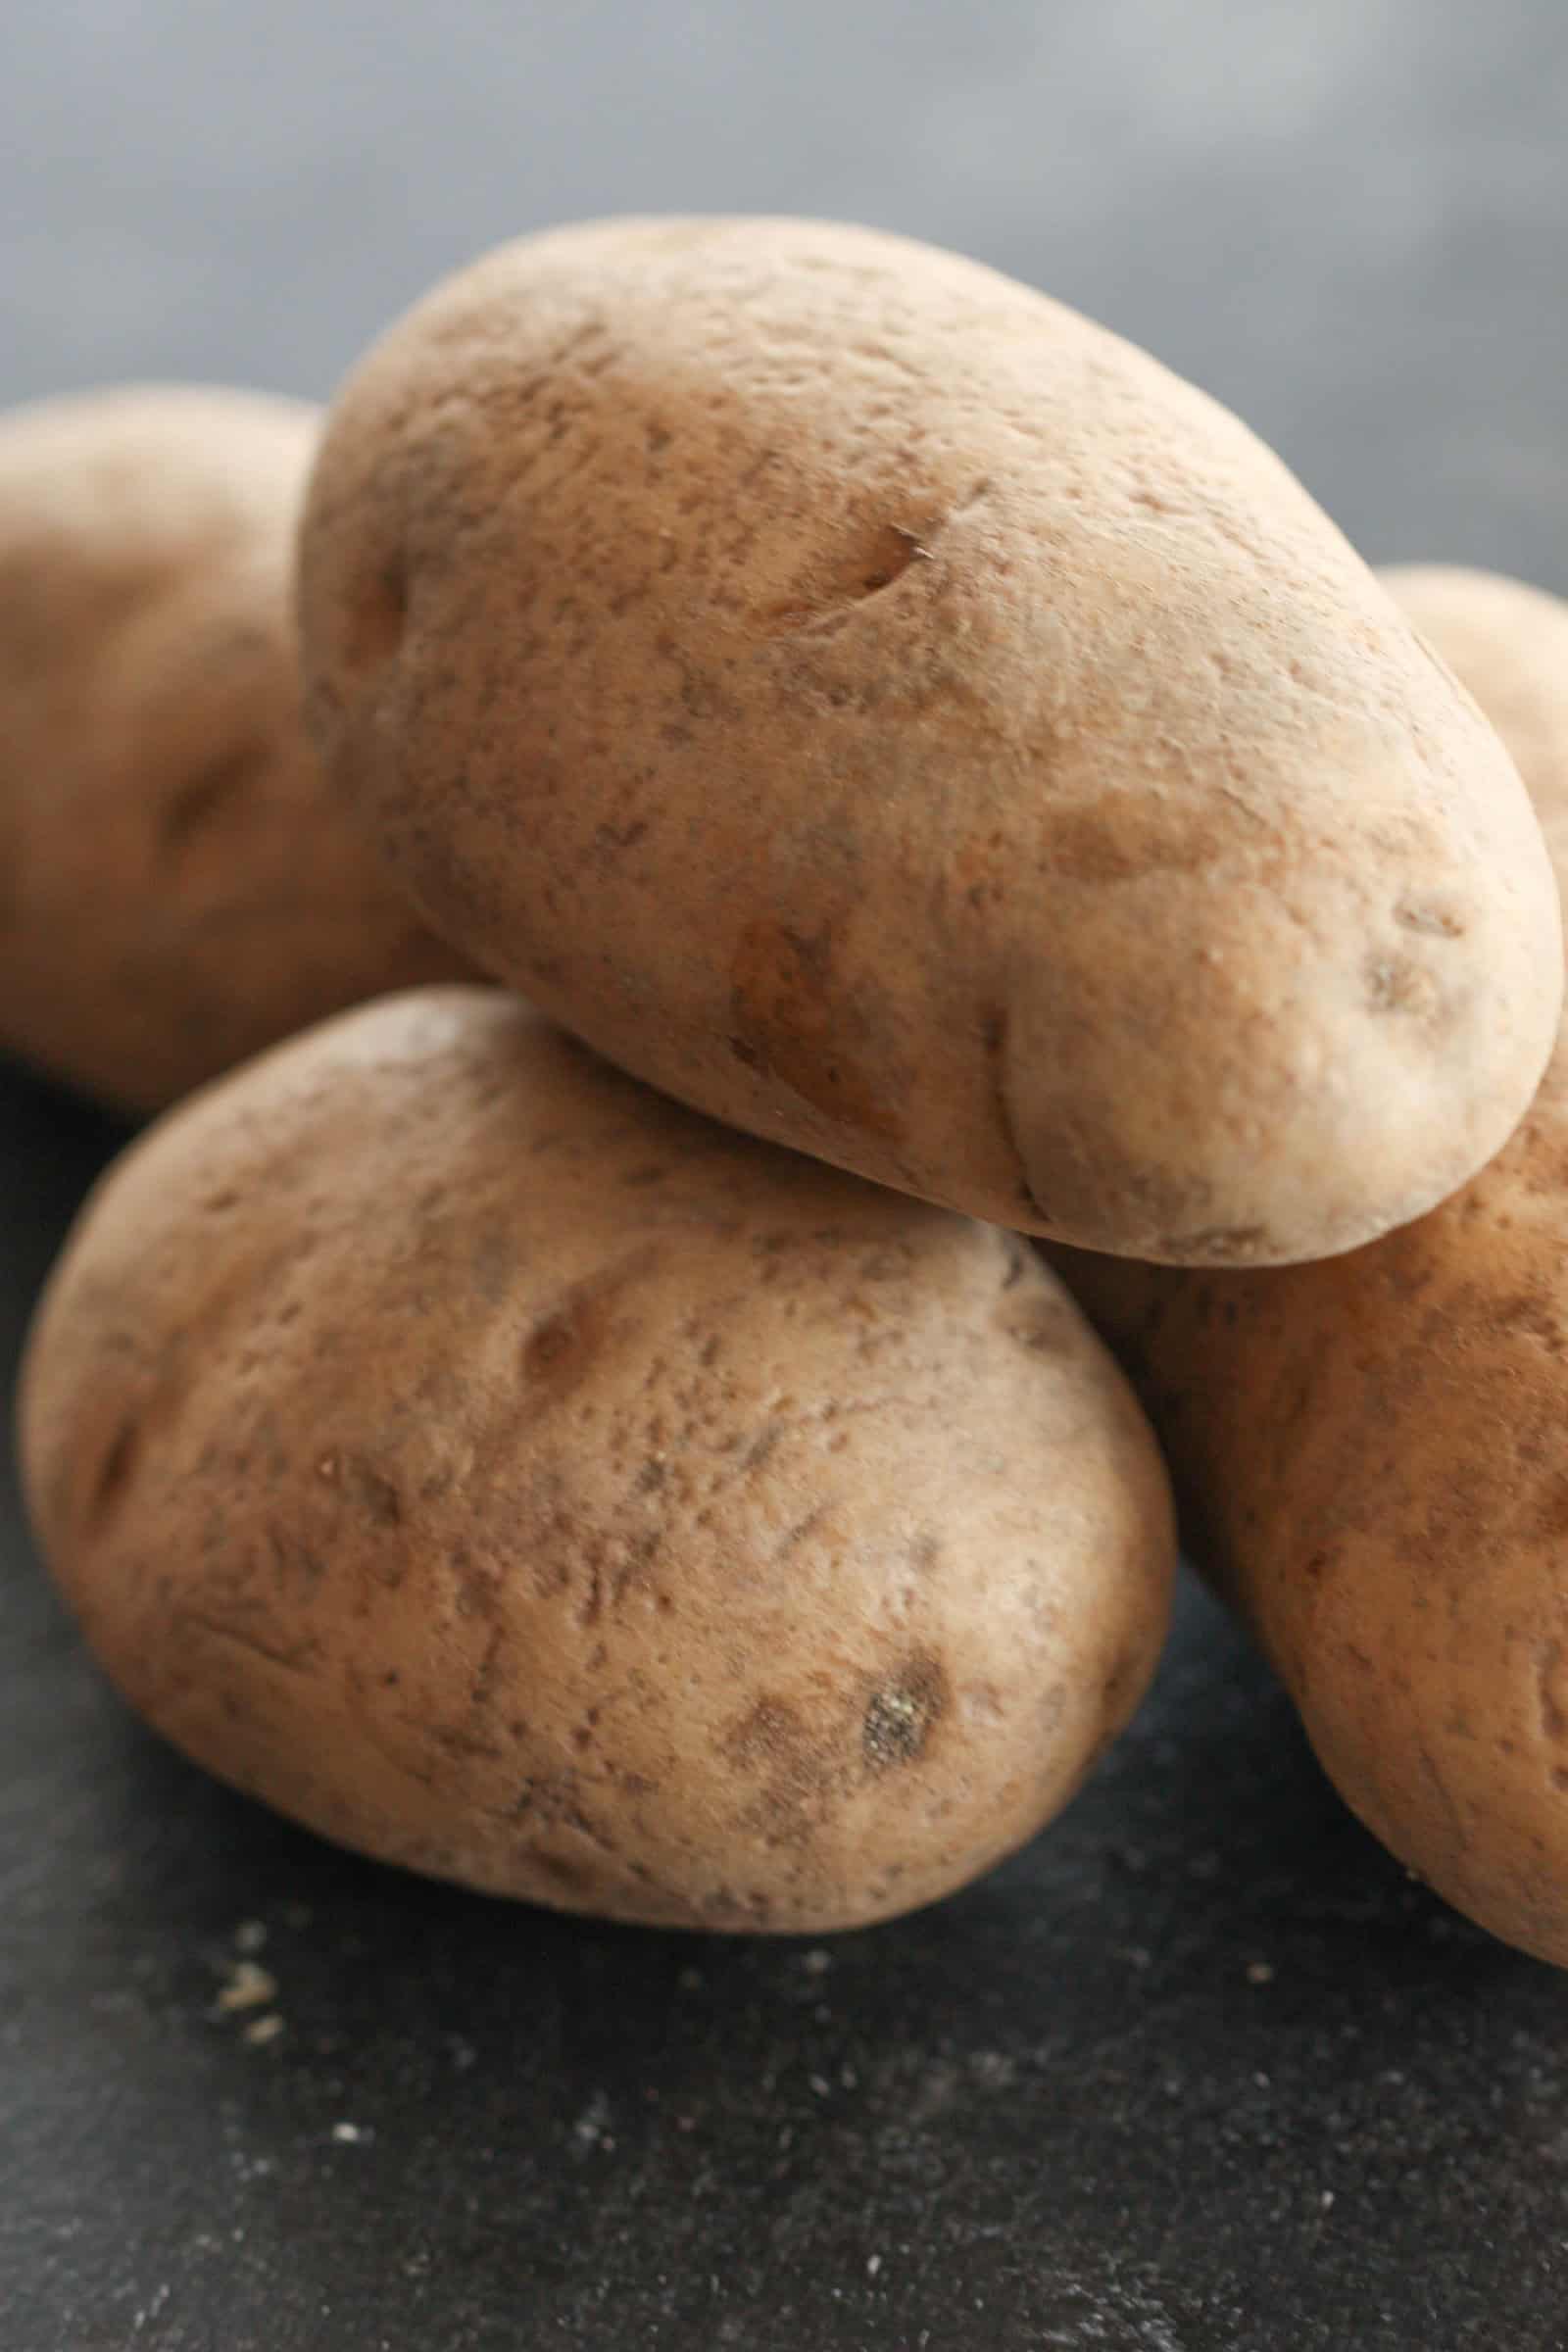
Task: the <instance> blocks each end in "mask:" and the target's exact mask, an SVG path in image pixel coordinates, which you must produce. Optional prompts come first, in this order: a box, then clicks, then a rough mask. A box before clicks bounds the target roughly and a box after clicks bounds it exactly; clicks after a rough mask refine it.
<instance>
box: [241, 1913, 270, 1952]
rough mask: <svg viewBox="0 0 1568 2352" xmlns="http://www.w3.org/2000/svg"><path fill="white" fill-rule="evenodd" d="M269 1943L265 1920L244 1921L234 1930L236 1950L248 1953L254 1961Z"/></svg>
mask: <svg viewBox="0 0 1568 2352" xmlns="http://www.w3.org/2000/svg"><path fill="white" fill-rule="evenodd" d="M266 1941H267V1922H266V1920H265V1919H242V1920H241V1921H240V1923H239V1926H238V1927H237V1928H236V1929H235V1930H234V1949H235V1951H236V1952H246V1953H248V1954H249V1955H250V1956H251V1957H252V1958H253V1959H254V1958H255V1956H256V1954H257V1953H258V1952H259V1951H260V1950H261V1949H262V1947H263V1946H264V1944H265V1943H266Z"/></svg>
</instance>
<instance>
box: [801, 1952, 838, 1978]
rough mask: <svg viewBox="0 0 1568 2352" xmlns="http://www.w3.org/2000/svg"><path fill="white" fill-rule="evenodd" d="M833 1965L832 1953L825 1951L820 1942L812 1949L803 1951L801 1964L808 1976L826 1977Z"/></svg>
mask: <svg viewBox="0 0 1568 2352" xmlns="http://www.w3.org/2000/svg"><path fill="white" fill-rule="evenodd" d="M832 1965H833V1955H832V1953H831V1952H825V1951H824V1950H823V1949H822V1947H821V1945H820V1944H816V1945H814V1946H813V1947H812V1949H811V1950H810V1951H809V1952H803V1953H802V1955H801V1966H802V1968H804V1969H805V1971H806V1973H807V1975H808V1976H809V1977H825V1976H826V1975H827V1972H828V1970H829V1969H830V1968H831V1967H832Z"/></svg>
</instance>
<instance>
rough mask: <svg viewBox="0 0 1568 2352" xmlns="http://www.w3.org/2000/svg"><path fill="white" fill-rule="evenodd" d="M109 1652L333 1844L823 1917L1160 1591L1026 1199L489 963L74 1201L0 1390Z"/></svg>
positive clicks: (1080, 1745) (1122, 1466) (218, 1103)
mask: <svg viewBox="0 0 1568 2352" xmlns="http://www.w3.org/2000/svg"><path fill="white" fill-rule="evenodd" d="M22 1424H23V1446H24V1452H25V1475H26V1482H27V1491H28V1495H29V1497H30V1504H31V1509H32V1512H33V1516H34V1522H35V1525H36V1527H37V1529H38V1532H39V1535H40V1537H41V1539H42V1542H43V1545H44V1548H45V1551H46V1553H47V1555H48V1557H49V1559H50V1560H51V1562H52V1564H53V1566H54V1568H55V1570H56V1572H57V1574H58V1575H59V1577H60V1579H61V1581H62V1583H63V1585H64V1587H65V1590H66V1592H67V1593H68V1594H69V1596H70V1598H71V1600H72V1602H73V1605H74V1607H75V1609H76V1610H77V1612H78V1614H79V1616H80V1619H81V1622H82V1624H83V1626H84V1628H85V1630H86V1633H87V1636H88V1639H89V1641H90V1642H92V1644H93V1646H94V1647H95V1649H96V1650H97V1652H98V1654H99V1656H100V1657H101V1658H102V1660H103V1662H104V1663H105V1665H106V1666H107V1667H108V1669H109V1671H110V1673H111V1674H112V1675H113V1676H114V1677H115V1679H116V1680H117V1681H118V1682H119V1684H120V1685H121V1687H122V1689H123V1691H124V1692H125V1694H126V1695H127V1696H128V1697H129V1699H130V1700H131V1701H132V1703H133V1704H134V1705H136V1706H137V1707H139V1708H140V1709H141V1711H142V1712H143V1713H144V1714H145V1715H146V1716H147V1717H148V1719H149V1720H150V1721H151V1722H152V1723H154V1724H155V1725H157V1726H158V1728H159V1729H160V1730H161V1731H163V1732H164V1733H165V1734H167V1736H168V1737H169V1738H170V1739H172V1740H174V1741H176V1742H177V1743H178V1744H179V1745H180V1746H181V1747H183V1748H184V1749H186V1750H187V1751H188V1752H189V1753H190V1754H191V1755H192V1756H194V1757H196V1758H197V1759H198V1760H199V1761H201V1762H202V1763H204V1764H206V1765H208V1766H209V1767H210V1768H211V1769H212V1770H213V1771H215V1772H217V1773H220V1774H221V1775H222V1776H223V1777H224V1778H225V1779H227V1780H229V1781H232V1782H233V1783H235V1784H236V1785H237V1786H238V1787H240V1788H242V1789H249V1790H251V1791H252V1792H254V1793H255V1794H257V1795H259V1796H262V1797H265V1798H267V1799H269V1800H270V1802H272V1803H273V1804H275V1805H277V1806H279V1807H280V1808H281V1809H282V1810H283V1811H285V1812H287V1813H290V1814H293V1815H294V1816H296V1817H297V1818H298V1819H299V1820H301V1821H304V1822H307V1823H309V1824H311V1825H312V1826H313V1827H314V1828H316V1829H318V1830H320V1831H323V1832H324V1833H326V1834H327V1835H328V1836H329V1837H333V1838H339V1839H341V1840H342V1841H343V1842H344V1843H345V1844H348V1845H353V1846H357V1847H361V1848H363V1849H364V1850H365V1851H367V1852H369V1853H372V1854H377V1855H381V1856H383V1857H385V1858H386V1859H389V1860H391V1861H396V1862H401V1863H405V1864H410V1865H412V1866H414V1867H415V1868H417V1869H420V1870H425V1871H431V1872H434V1873H437V1874H438V1875H441V1876H443V1877H448V1878H452V1879H457V1880H461V1881H463V1882H465V1883H466V1884H467V1885H470V1886H474V1887H487V1888H492V1889H494V1890H496V1891H498V1892H502V1893H507V1894H515V1895H523V1896H527V1897H529V1898H531V1899H533V1900H535V1901H538V1902H544V1903H551V1904H556V1905H559V1906H561V1907H563V1908H564V1909H567V1910H583V1911H592V1912H598V1913H603V1914H605V1915H608V1916H611V1917H613V1918H619V1919H629V1920H644V1921H649V1922H657V1923H666V1924H671V1925H678V1926H686V1927H701V1928H714V1929H772V1930H795V1929H830V1928H841V1927H849V1926H853V1925H857V1924H858V1923H861V1922H864V1921H869V1920H874V1919H879V1918H883V1917H886V1916H888V1915H890V1914H892V1913H896V1912H900V1911H904V1910H907V1909H909V1908H911V1907H912V1906H914V1905H915V1904H918V1903H923V1902H928V1901H930V1900H931V1899H932V1898H933V1897H935V1896H938V1895H941V1894H943V1893H946V1892H947V1891H949V1890H950V1889H951V1888H953V1887H957V1886H958V1885H960V1884H961V1883H962V1882H964V1881H965V1880H967V1879H969V1878H971V1877H973V1876H974V1875H975V1874H976V1873H977V1872H979V1871H982V1870H984V1869H985V1868H986V1867H987V1866H988V1865H990V1864H991V1863H993V1862H995V1861H996V1860H998V1859H999V1858H1000V1857H1001V1856H1002V1855H1004V1854H1005V1853H1007V1852H1008V1851H1009V1850H1010V1849H1011V1848H1013V1847H1014V1846H1016V1845H1018V1844H1019V1843H1020V1842H1021V1841H1022V1840H1023V1839H1025V1838H1029V1837H1031V1836H1032V1835H1033V1834H1034V1832H1035V1831H1036V1830H1038V1829H1039V1828H1040V1827H1041V1825H1042V1824H1043V1823H1044V1822H1045V1821H1047V1820H1048V1819H1049V1818H1050V1817H1051V1816H1052V1815H1053V1814H1054V1812H1056V1811H1057V1809H1058V1808H1059V1807H1060V1806H1061V1805H1062V1804H1063V1803H1064V1802H1065V1801H1066V1799H1067V1797H1068V1796H1069V1795H1070V1793H1071V1792H1072V1790H1073V1789H1075V1787H1076V1786H1077V1784H1078V1782H1079V1780H1080V1779H1081V1778H1082V1776H1083V1774H1084V1772H1085V1771H1086V1770H1087V1768H1088V1766H1089V1764H1090V1763H1091V1762H1092V1760H1093V1758H1094V1757H1095V1755H1096V1754H1097V1753H1098V1751H1099V1750H1100V1748H1101V1747H1102V1746H1103V1744H1104V1742H1105V1741H1106V1740H1108V1739H1109V1738H1110V1737H1111V1735H1112V1734H1113V1733H1114V1732H1115V1731H1116V1730H1117V1729H1119V1727H1120V1726H1121V1724H1122V1723H1123V1722H1124V1721H1125V1719H1126V1717H1127V1716H1128V1714H1129V1713H1130V1712H1131V1710H1132V1708H1133V1706H1134V1704H1135V1703H1136V1701H1137V1699H1138V1697H1139V1695H1140V1693H1141V1692H1142V1691H1143V1689H1144V1686H1145V1684H1146V1682H1147V1681H1148V1678H1149V1675H1150V1673H1151V1672H1152V1667H1153V1663H1154V1659H1155V1656H1156V1653H1157V1650H1158V1646H1159V1642H1160V1639H1161V1636H1162V1634H1163V1631H1164V1625H1165V1617H1166V1608H1167V1599H1168V1586H1169V1579H1170V1574H1171V1566H1172V1559H1173V1533H1172V1526H1171V1517H1170V1506H1169V1498H1168V1494H1167V1490H1166V1485H1165V1478H1164V1471H1163V1468H1162V1466H1161V1464H1160V1462H1159V1459H1158V1456H1157V1454H1156V1452H1155V1449H1154V1446H1153V1443H1152V1438H1151V1437H1150V1434H1149V1431H1148V1428H1147V1425H1146V1424H1145V1422H1144V1420H1143V1417H1142V1415H1141V1414H1140V1413H1139V1411H1138V1409H1137V1407H1136V1405H1135V1404H1134V1403H1133V1400H1132V1397H1131V1395H1130V1393H1129V1391H1128V1390H1127V1388H1126V1385H1125V1383H1124V1382H1123V1380H1122V1378H1121V1375H1120V1374H1119V1373H1118V1372H1117V1371H1116V1370H1115V1368H1114V1366H1113V1365H1112V1364H1111V1362H1110V1359H1109V1357H1108V1355H1107V1354H1106V1353H1105V1351H1104V1350H1103V1348H1102V1347H1101V1345H1100V1343H1099V1342H1098V1341H1097V1340H1096V1339H1095V1338H1094V1336H1093V1334H1092V1333H1091V1332H1090V1331H1089V1329H1088V1326H1087V1325H1086V1324H1085V1323H1084V1321H1083V1319H1082V1317H1081V1316H1080V1315H1079V1313H1078V1311H1077V1309H1076V1308H1075V1307H1074V1306H1073V1305H1072V1304H1071V1302H1070V1301H1069V1300H1068V1299H1067V1298H1066V1296H1065V1294H1064V1293H1063V1292H1062V1291H1061V1289H1060V1287H1059V1286H1058V1285H1057V1284H1056V1283H1055V1281H1054V1278H1053V1277H1051V1276H1050V1275H1049V1274H1048V1273H1047V1271H1046V1269H1045V1268H1044V1266H1043V1265H1042V1264H1041V1263H1040V1261H1039V1260H1038V1258H1037V1257H1036V1256H1035V1255H1034V1253H1033V1252H1032V1251H1031V1250H1029V1249H1028V1247H1027V1245H1026V1244H1024V1243H1023V1242H1021V1241H1020V1240H1019V1239H1017V1237H1015V1236H1011V1235H1007V1234H1004V1233H1002V1232H999V1231H997V1230H995V1229H993V1228H989V1227H985V1226H979V1225H973V1224H970V1223H968V1222H966V1221H965V1220H963V1219H960V1218H958V1217H956V1216H953V1215H952V1214H950V1213H948V1212H947V1211H944V1210H939V1209H933V1208H928V1207H925V1206H923V1205H920V1204H917V1203H914V1202H911V1201H907V1200H904V1199H901V1198H900V1197H899V1196H897V1195H895V1194H891V1193H883V1192H879V1191H877V1190H874V1189H873V1188H871V1187H870V1186H867V1185H863V1184H860V1183H858V1182H857V1181H856V1180H855V1179H853V1178H851V1177H847V1176H844V1175H842V1174H840V1173H839V1172H837V1171H835V1170H832V1169H828V1168H824V1167H821V1166H818V1165H817V1164H815V1163H814V1162H811V1161H808V1160H804V1159H798V1158H795V1157H794V1156H792V1155H789V1154H786V1153H783V1152H775V1151H772V1150H770V1149H768V1148H767V1147H765V1146H762V1145H760V1144H757V1143H755V1142H753V1141H751V1140H750V1139H747V1138H744V1137H740V1136H736V1135H733V1134H731V1133H729V1132H728V1131H726V1130H724V1129H721V1128H718V1127H715V1126H712V1125H711V1124H710V1123H709V1122H707V1121H706V1120H701V1119H698V1118H696V1117H694V1116H693V1115H692V1114H691V1113H690V1112H688V1111H685V1110H683V1109H681V1108H680V1107H679V1106H677V1105H676V1104H673V1103H667V1102H664V1101H662V1099H661V1098H659V1097H657V1096H655V1095H652V1094H650V1093H649V1092H648V1091H647V1090H645V1089H644V1088H642V1087H640V1086H638V1085H637V1084H636V1083H635V1082H634V1081H631V1080H629V1079H625V1078H622V1077H620V1076H619V1075H618V1074H617V1073H615V1072H613V1071H612V1070H610V1069H609V1068H607V1067H606V1066H605V1065H603V1064H601V1063H598V1062H597V1061H595V1060H594V1058H593V1057H592V1056H591V1055H590V1054H588V1053H587V1052H586V1050H585V1049H584V1048H582V1047H580V1046H579V1045H577V1044H576V1043H575V1042H573V1041H572V1040H570V1039H568V1038H566V1037H564V1035H563V1034H562V1033H560V1032H559V1031H556V1030H553V1029H552V1028H550V1027H549V1026H547V1025H546V1024H545V1023H544V1022H543V1021H542V1020H540V1019H539V1018H538V1017H537V1016H536V1015H533V1014H530V1013H529V1012H527V1011H525V1010H524V1009H523V1008H522V1007H521V1006H520V1005H518V1004H517V1003H516V1001H515V1000H514V999H512V998H510V997H506V996H503V995H502V994H501V993H500V992H499V991H492V992H486V991H479V990H431V991H425V992H419V993H417V994H414V995H412V996H409V997H406V998H397V999H391V1000H387V1001H385V1002H383V1003H382V1004H381V1005H375V1006H370V1007H368V1008H365V1009H363V1010H362V1011H360V1012H359V1013H357V1014H348V1015H345V1016H343V1017H342V1018H340V1019H339V1020H338V1021H336V1022H333V1023H329V1024H327V1025H326V1026H325V1027H323V1028H321V1029H319V1030H317V1031H315V1032H313V1033H312V1034H311V1035H310V1036H308V1037H306V1038H304V1039H302V1040H299V1041H296V1042H295V1043H294V1044H292V1045H290V1046H286V1047H283V1048H280V1049H278V1050H277V1051H276V1052H275V1053H274V1054H270V1055H269V1056H267V1057H266V1058H265V1059H263V1060H262V1061H261V1062H259V1063H255V1064H252V1065H251V1066H250V1068H249V1069H247V1070H245V1071H243V1072H240V1073H238V1074H237V1075H236V1076H234V1077H233V1078H231V1079H230V1080H228V1081H226V1082H224V1083H221V1084H220V1085H219V1086H218V1087H216V1088H214V1089H211V1090H209V1091H208V1092H207V1093H206V1094H204V1095H203V1096H201V1097H199V1098H198V1099H197V1100H196V1102H195V1103H191V1104H189V1105H187V1106H186V1107H184V1108H183V1109H182V1110H179V1111H177V1112H174V1113H172V1114H171V1115H170V1117H169V1118H167V1119H166V1120H165V1121H164V1122H162V1123H161V1124H160V1125H159V1126H158V1127H157V1128H156V1129H154V1130H153V1132H152V1133H151V1135H150V1136H149V1137H148V1138H147V1139H145V1140H144V1141H143V1142H142V1143H141V1144H140V1146H139V1147H137V1148H136V1149H134V1150H133V1151H132V1152H131V1153H130V1154H129V1155H128V1156H127V1157H126V1158H125V1159H124V1160H123V1161H122V1163H121V1164H120V1165H119V1167H118V1169H117V1170H116V1171H114V1172H113V1173H112V1174H111V1175H110V1177H109V1178H108V1180H107V1182H106V1183H105V1185H104V1186H103V1188H102V1189H101V1190H100V1191H99V1193H98V1194H97V1196H96V1198H95V1199H94V1201H92V1202H91V1204H90V1205H89V1207H88V1208H87V1210H86V1211H85V1213H84V1217H83V1220H82V1222H81V1224H80V1226H79V1228H78V1230H77V1232H76V1235H75V1237H74V1239H73V1242H72V1243H71V1245H70V1246H69V1247H68V1250H67V1252H66V1255H65V1258H64V1261H63V1263H62V1265H61V1267H60V1269H59V1271H58V1273H57V1274H56V1276H55V1278H54V1280H53V1283H52V1285H51V1287H50V1290H49V1292H48V1294H47V1296H46V1299H45V1300H44V1303H43V1305H42V1307H41V1310H40V1315H39V1320H38V1323H37V1325H36V1329H35V1332H34V1334H33V1337H32V1339H31V1342H30V1347H29V1352H28V1357H27V1363H26V1367H25V1381H24V1396H23V1408H22Z"/></svg>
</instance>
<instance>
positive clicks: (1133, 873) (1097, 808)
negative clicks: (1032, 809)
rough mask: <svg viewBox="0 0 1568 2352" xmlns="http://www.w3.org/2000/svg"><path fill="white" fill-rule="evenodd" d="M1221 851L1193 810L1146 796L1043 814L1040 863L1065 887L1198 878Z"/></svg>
mask: <svg viewBox="0 0 1568 2352" xmlns="http://www.w3.org/2000/svg"><path fill="white" fill-rule="evenodd" d="M1223 846H1224V845H1223V842H1222V840H1221V839H1220V837H1219V835H1218V834H1217V833H1215V832H1212V831H1209V830H1207V829H1206V828H1205V827H1204V826H1203V824H1202V823H1201V822H1200V820H1199V818H1198V816H1197V815H1196V813H1195V812H1194V811H1192V810H1191V809H1184V808H1183V807H1181V806H1180V805H1172V804H1168V803H1166V802H1163V801H1160V800H1158V799H1155V798H1152V797H1148V796H1146V797H1143V798H1139V797H1137V796H1135V795H1134V794H1132V793H1126V792H1118V793H1106V794H1105V795H1103V798H1102V799H1100V800H1098V801H1091V802H1087V803H1084V804H1081V805H1080V806H1078V807H1077V808H1069V809H1059V810H1057V811H1055V812H1054V813H1053V812H1051V811H1050V810H1047V809H1043V810H1042V829H1041V845H1040V862H1041V864H1042V866H1043V867H1044V868H1045V870H1046V871H1047V872H1048V873H1050V874H1052V875H1053V876H1054V878H1055V879H1057V880H1058V881H1063V882H1082V883H1085V884H1090V885H1095V886H1100V885H1103V884H1111V883H1122V882H1141V881H1144V880H1146V879H1147V878H1148V877H1149V876H1150V875H1152V874H1191V873H1197V872H1199V871H1201V868H1202V867H1204V866H1205V865H1210V864H1212V863H1213V861H1214V859H1215V858H1217V857H1218V856H1219V855H1220V852H1221V850H1222V848H1223Z"/></svg>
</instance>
